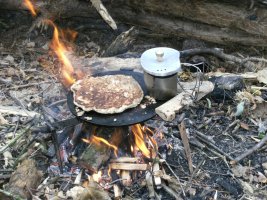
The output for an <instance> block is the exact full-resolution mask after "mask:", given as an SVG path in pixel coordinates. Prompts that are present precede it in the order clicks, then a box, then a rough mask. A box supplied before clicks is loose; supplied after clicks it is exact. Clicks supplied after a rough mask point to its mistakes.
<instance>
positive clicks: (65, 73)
mask: <svg viewBox="0 0 267 200" xmlns="http://www.w3.org/2000/svg"><path fill="white" fill-rule="evenodd" d="M46 22H47V23H48V24H50V25H52V26H53V28H54V34H53V39H52V42H51V45H50V47H51V49H53V50H54V52H55V53H56V55H57V57H58V59H59V60H60V61H61V63H62V64H63V66H62V68H61V74H62V78H63V85H65V86H71V85H72V84H73V83H74V82H75V81H76V80H75V78H74V68H73V66H72V63H71V61H70V59H69V58H68V56H67V55H68V54H69V53H71V50H70V48H68V47H67V46H66V45H65V44H64V43H63V42H62V40H65V39H67V37H69V38H71V39H72V40H74V39H75V38H76V36H77V32H75V31H71V30H67V31H65V32H64V31H63V30H60V29H58V28H57V26H56V25H55V24H54V23H53V22H52V21H51V20H46Z"/></svg>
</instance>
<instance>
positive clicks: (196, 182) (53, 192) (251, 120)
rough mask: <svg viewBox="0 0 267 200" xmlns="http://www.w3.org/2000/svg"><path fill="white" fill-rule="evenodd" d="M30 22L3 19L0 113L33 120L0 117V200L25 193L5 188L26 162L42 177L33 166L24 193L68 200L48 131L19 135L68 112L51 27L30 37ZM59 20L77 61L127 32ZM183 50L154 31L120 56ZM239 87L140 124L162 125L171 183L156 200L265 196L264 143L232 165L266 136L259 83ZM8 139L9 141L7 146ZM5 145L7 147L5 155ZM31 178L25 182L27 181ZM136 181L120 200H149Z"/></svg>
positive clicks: (69, 175)
mask: <svg viewBox="0 0 267 200" xmlns="http://www.w3.org/2000/svg"><path fill="white" fill-rule="evenodd" d="M33 23H34V19H33V18H32V17H31V15H30V14H29V13H27V12H18V11H1V13H0V38H1V39H0V88H1V90H0V102H1V104H0V106H1V108H0V110H1V109H3V108H2V107H7V106H9V107H16V108H18V107H20V108H21V112H25V113H27V114H29V115H31V117H26V116H27V115H21V114H18V113H17V114H10V113H9V114H7V113H5V112H3V111H0V152H1V155H2V158H1V161H0V177H1V178H0V185H1V190H2V191H1V192H2V193H3V191H9V192H10V193H8V194H6V195H7V196H11V197H13V198H14V195H21V193H20V192H21V190H22V191H24V190H25V188H24V189H20V190H10V189H8V188H10V185H9V184H8V183H10V181H14V180H13V179H10V177H11V174H12V173H14V171H15V170H16V169H17V168H18V166H19V165H18V164H19V163H21V162H22V161H23V160H27V159H32V160H34V161H35V162H36V163H37V168H38V170H39V171H38V172H37V171H36V172H35V171H34V169H33V170H32V173H34V174H35V178H36V177H38V178H37V179H38V180H36V183H31V184H32V185H31V184H30V183H29V185H30V187H33V188H27V189H26V191H28V192H29V191H30V194H29V196H31V197H32V198H34V199H37V197H38V198H40V199H56V196H59V193H60V192H62V193H63V194H66V192H67V191H69V190H70V189H71V188H73V187H74V186H75V184H74V180H75V178H76V177H77V174H78V173H76V172H70V171H71V170H70V169H73V166H68V164H66V165H67V166H65V167H66V169H65V171H64V173H61V174H60V173H58V170H59V169H58V166H57V165H53V163H56V162H57V160H56V156H55V149H53V142H52V141H53V137H52V136H51V132H52V130H51V131H47V132H46V133H38V134H35V133H33V132H31V131H25V130H26V129H27V127H28V126H29V125H30V126H31V127H35V126H37V125H38V126H39V125H44V124H46V122H47V120H46V117H49V118H51V121H60V120H63V119H68V118H70V117H73V115H72V114H71V113H70V111H69V109H68V105H67V103H66V89H65V88H64V87H63V86H62V84H61V83H60V80H59V79H58V67H59V65H60V64H59V61H58V59H57V58H56V56H55V55H54V53H53V52H52V51H51V50H50V49H49V43H50V41H51V38H52V34H53V30H52V29H51V28H49V27H48V29H47V30H40V28H34V29H33V31H32V32H28V31H29V30H30V28H31V26H32V24H33ZM56 23H58V25H59V26H60V27H65V28H70V29H73V30H76V31H77V32H78V38H77V40H76V41H75V43H74V49H75V53H76V57H77V58H79V57H80V58H81V59H84V58H86V59H90V58H91V57H93V56H101V53H102V52H103V51H104V50H105V49H106V48H107V47H108V46H109V44H110V42H111V41H113V40H114V39H115V38H116V36H117V35H118V33H119V32H121V31H125V30H128V29H129V28H130V27H129V26H126V25H122V24H121V25H119V30H120V31H118V32H113V31H112V30H109V31H108V30H107V29H101V28H98V27H97V26H95V27H91V26H89V25H88V24H86V19H82V18H72V19H68V20H66V19H65V20H61V21H58V22H57V21H56ZM96 23H100V24H101V23H103V22H101V21H100V22H96ZM102 25H103V24H102ZM141 32H142V31H141ZM184 45H185V40H184V39H181V38H179V39H177V38H171V37H167V36H162V35H159V36H157V37H155V35H154V34H152V33H151V35H150V36H149V35H146V36H144V35H142V34H139V36H138V37H137V38H136V40H135V41H134V43H133V45H132V46H131V47H130V48H129V49H128V51H127V52H123V53H122V55H120V57H127V56H133V57H139V56H140V54H141V53H142V52H143V51H144V50H146V49H148V48H152V47H157V46H168V47H172V48H175V49H178V50H179V49H182V48H184ZM204 45H205V46H206V47H218V46H216V45H213V44H205V43H204ZM220 48H225V51H226V52H227V53H229V54H231V55H237V56H244V57H248V56H255V57H264V55H265V49H256V48H253V47H249V48H248V47H246V48H241V47H235V46H232V47H229V46H228V47H222V46H220ZM129 52H130V53H129ZM204 59H205V61H207V65H208V71H213V72H214V71H218V70H220V71H221V72H229V73H235V74H237V73H243V72H245V71H249V70H248V69H244V68H243V67H242V66H237V65H235V66H233V65H232V64H231V63H227V62H225V61H224V60H221V59H218V58H215V57H212V56H204ZM189 61H190V60H189ZM257 66H258V69H255V71H257V70H260V69H263V68H264V67H266V66H265V65H264V63H257ZM255 71H254V72H255ZM190 74H193V72H191V73H190ZM189 77H190V76H189ZM251 85H256V86H258V87H265V89H263V90H253V91H254V92H253V91H252V90H251V89H249V87H250V86H251ZM245 86H246V87H245V89H246V91H247V92H248V93H249V94H247V95H243V96H242V97H240V98H238V97H236V96H235V95H233V96H231V98H224V96H225V95H222V94H220V95H217V96H216V95H215V96H207V97H205V98H203V99H202V100H200V101H198V102H195V103H194V104H193V105H191V106H188V107H185V108H184V109H183V110H182V111H181V112H179V113H178V114H177V115H176V118H175V119H174V120H173V121H172V122H165V121H163V120H162V119H161V118H160V117H158V116H155V117H154V118H152V119H150V120H148V121H146V122H144V124H145V125H146V126H148V127H151V128H153V129H159V128H160V130H161V131H162V132H163V133H164V141H165V143H164V142H162V143H163V144H162V146H160V147H159V150H158V151H159V154H160V155H161V158H162V159H165V161H166V162H164V163H161V166H162V169H163V170H164V171H165V173H166V174H167V175H169V176H170V177H168V178H166V177H165V179H166V180H165V183H164V184H165V186H164V187H163V188H161V189H158V190H156V193H157V197H156V199H168V200H169V199H178V198H177V196H175V195H176V194H178V196H179V197H180V198H181V199H194V200H197V199H248V200H249V199H267V192H266V191H267V190H266V184H267V178H266V177H267V148H266V147H267V145H266V144H267V143H266V141H265V142H264V143H263V145H262V146H261V147H260V148H258V149H257V150H256V151H254V152H253V153H251V154H249V155H247V156H246V157H244V158H243V159H241V160H240V161H239V162H238V163H235V164H233V162H232V161H233V160H235V158H237V157H238V156H240V155H241V154H243V153H244V152H246V151H247V150H249V149H251V148H253V147H254V146H255V145H256V144H257V143H259V142H260V140H261V139H262V138H264V136H265V135H266V130H267V121H266V120H267V111H266V110H267V109H266V108H267V106H266V101H267V90H266V85H264V84H263V83H259V82H258V81H257V80H256V81H255V80H253V81H252V82H251V81H250V80H245ZM244 99H245V100H246V101H245V104H244V105H243V106H242V104H241V102H243V101H244ZM44 113H46V114H45V115H44ZM35 114H38V115H40V118H39V120H38V122H36V121H35V119H33V115H35ZM44 116H46V117H44ZM181 122H183V123H184V124H185V127H186V135H187V137H188V139H189V144H190V151H191V153H190V156H191V158H192V163H191V164H192V166H193V171H192V172H190V170H189V162H188V155H186V153H185V147H184V145H183V142H182V139H181V135H180V134H181V133H180V132H181V131H180V130H179V128H178V125H179V124H180V123H181ZM70 132H71V131H66V130H65V129H64V130H63V131H59V134H62V135H63V133H66V134H69V133H70ZM21 133H23V134H22V135H21V137H20V138H17V137H16V136H18V135H19V134H21ZM14 138H16V141H13V140H14ZM62 140H64V137H63V139H62ZM64 141H65V140H64ZM64 141H61V143H63V142H64ZM166 144H168V145H171V148H167V147H166ZM6 145H9V146H8V147H7V148H4V147H6ZM69 165H70V164H69ZM53 167H54V168H53ZM33 168H34V167H33ZM81 169H82V167H81V166H76V168H75V170H76V171H78V172H79V171H80V170H81ZM75 170H73V171H75ZM37 174H38V175H37ZM47 177H50V181H48V183H47V184H46V185H45V186H44V187H42V188H40V187H39V188H38V189H36V188H37V186H38V185H40V184H41V182H43V181H44V180H45V179H46V178H47ZM141 177H142V176H141ZM28 178H29V179H30V176H28ZM35 178H33V179H35ZM51 179H52V180H51ZM83 179H84V178H83ZM28 181H29V180H27V182H28ZM143 182H144V181H143V180H142V178H140V179H137V180H135V181H134V183H133V184H132V185H131V186H130V187H126V188H124V195H123V199H148V198H149V193H148V190H147V188H146V186H145V185H144V184H143ZM29 185H28V186H29ZM80 185H81V184H80ZM48 188H49V189H48ZM100 191H101V190H100ZM173 191H174V193H175V194H173ZM183 192H184V193H185V194H183ZM22 193H23V192H22ZM26 193H27V192H26ZM106 194H107V195H108V196H109V197H110V198H114V196H113V195H114V194H113V191H112V190H107V192H106ZM101 195H102V196H101V197H99V198H97V194H91V196H90V195H89V197H88V199H101V198H102V199H105V198H104V195H103V194H101ZM62 196H64V195H62ZM11 197H10V198H11ZM4 198H7V199H8V197H3V198H2V199H4ZM65 198H67V197H66V196H65ZM14 199H15V198H14ZM58 199H61V198H58ZM62 199H64V198H63V197H62ZM69 199H70V197H69ZM106 199H108V197H107V198H106Z"/></svg>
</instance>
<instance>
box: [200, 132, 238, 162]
mask: <svg viewBox="0 0 267 200" xmlns="http://www.w3.org/2000/svg"><path fill="white" fill-rule="evenodd" d="M195 132H196V133H197V136H198V138H199V139H200V140H201V141H202V142H204V143H205V144H207V145H209V146H210V147H212V148H213V149H215V150H216V151H218V152H219V153H220V154H222V155H224V156H225V157H226V158H227V159H228V160H234V158H233V157H232V156H230V155H229V154H227V153H225V152H224V151H222V150H221V149H220V148H218V147H217V146H215V145H214V144H213V141H210V139H209V138H208V137H203V136H205V135H204V134H203V133H201V132H199V131H197V130H195Z"/></svg>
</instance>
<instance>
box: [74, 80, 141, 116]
mask: <svg viewBox="0 0 267 200" xmlns="http://www.w3.org/2000/svg"><path fill="white" fill-rule="evenodd" d="M71 91H72V92H73V95H74V104H75V105H76V106H78V107H80V108H82V109H83V110H84V111H92V110H93V111H95V112H98V113H102V114H113V113H121V112H123V111H124V110H126V109H128V108H133V107H136V106H137V105H138V104H139V103H140V102H141V101H142V99H143V96H144V94H143V90H142V88H141V87H140V85H139V84H138V82H137V81H136V80H135V79H134V78H133V77H131V76H126V75H106V76H98V77H86V78H84V79H82V80H79V81H77V82H76V83H74V84H73V85H72V86H71Z"/></svg>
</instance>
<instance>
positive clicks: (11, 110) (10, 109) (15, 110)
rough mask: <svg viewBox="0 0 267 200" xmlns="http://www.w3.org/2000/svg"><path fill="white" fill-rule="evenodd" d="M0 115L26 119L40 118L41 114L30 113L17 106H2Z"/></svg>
mask: <svg viewBox="0 0 267 200" xmlns="http://www.w3.org/2000/svg"><path fill="white" fill-rule="evenodd" d="M0 113H3V114H9V115H20V116H24V117H35V116H39V113H37V112H34V111H28V110H24V109H21V108H19V107H15V106H0Z"/></svg>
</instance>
